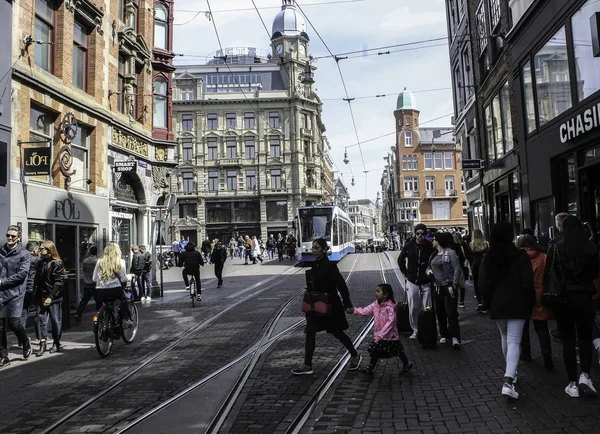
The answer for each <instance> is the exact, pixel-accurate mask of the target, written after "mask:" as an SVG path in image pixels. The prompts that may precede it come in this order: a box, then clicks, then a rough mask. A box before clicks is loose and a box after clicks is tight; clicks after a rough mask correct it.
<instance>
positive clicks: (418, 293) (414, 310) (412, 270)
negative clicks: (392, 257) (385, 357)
mask: <svg viewBox="0 0 600 434" xmlns="http://www.w3.org/2000/svg"><path fill="white" fill-rule="evenodd" d="M426 232H427V226H425V225H424V224H422V223H420V224H418V225H416V226H415V238H414V239H412V240H411V241H410V242H408V243H406V244H405V245H404V247H403V248H402V251H401V252H400V256H399V257H398V265H399V266H400V271H402V274H404V277H405V279H406V282H405V286H404V288H405V290H406V300H407V302H408V309H409V320H410V326H411V327H412V329H413V334H412V335H411V336H410V339H417V334H418V332H419V330H418V329H419V326H418V324H419V322H418V321H419V314H420V313H421V312H422V311H423V309H425V308H426V307H431V289H430V285H429V279H428V278H427V275H426V274H425V271H426V270H427V265H428V264H429V258H430V257H431V255H432V254H433V245H432V244H431V243H430V242H429V241H427V240H426V239H425V235H426Z"/></svg>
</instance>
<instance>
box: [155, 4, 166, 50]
mask: <svg viewBox="0 0 600 434" xmlns="http://www.w3.org/2000/svg"><path fill="white" fill-rule="evenodd" d="M168 18H169V14H168V12H167V8H165V7H164V6H163V5H161V4H160V3H158V4H157V3H155V5H154V48H161V49H163V50H166V49H167V47H168V36H169V33H168Z"/></svg>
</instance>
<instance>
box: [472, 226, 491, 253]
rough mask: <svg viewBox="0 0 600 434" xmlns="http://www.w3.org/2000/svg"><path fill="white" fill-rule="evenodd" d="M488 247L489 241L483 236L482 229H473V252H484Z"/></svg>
mask: <svg viewBox="0 0 600 434" xmlns="http://www.w3.org/2000/svg"><path fill="white" fill-rule="evenodd" d="M487 248H488V243H487V241H486V240H485V237H484V236H483V232H481V229H475V230H474V231H473V240H472V241H471V250H472V251H473V252H483V251H485V250H486V249H487Z"/></svg>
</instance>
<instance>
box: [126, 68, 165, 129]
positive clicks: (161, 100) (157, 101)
mask: <svg viewBox="0 0 600 434" xmlns="http://www.w3.org/2000/svg"><path fill="white" fill-rule="evenodd" d="M133 97H134V98H137V95H134V96H133ZM153 119H154V127H155V128H167V82H166V81H165V80H164V79H162V78H157V79H156V80H154V113H153Z"/></svg>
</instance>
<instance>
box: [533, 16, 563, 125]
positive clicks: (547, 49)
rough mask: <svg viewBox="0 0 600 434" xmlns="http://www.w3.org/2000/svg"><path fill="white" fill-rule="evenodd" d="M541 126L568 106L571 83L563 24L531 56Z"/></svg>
mask: <svg viewBox="0 0 600 434" xmlns="http://www.w3.org/2000/svg"><path fill="white" fill-rule="evenodd" d="M533 62H534V66H535V87H536V95H537V106H538V115H539V122H540V126H542V125H544V124H546V123H547V122H549V121H551V120H552V119H554V118H555V117H556V116H558V115H560V114H561V113H563V112H564V111H565V110H568V109H569V108H571V83H570V77H569V59H568V55H567V40H566V32H565V28H564V27H563V28H561V29H560V30H559V31H558V32H557V33H556V34H555V35H554V36H553V37H552V38H550V40H549V41H548V42H547V43H546V45H545V46H544V47H543V48H542V49H541V50H540V51H538V52H537V53H535V55H534V57H533Z"/></svg>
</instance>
